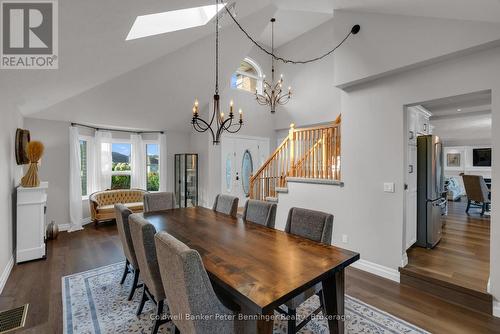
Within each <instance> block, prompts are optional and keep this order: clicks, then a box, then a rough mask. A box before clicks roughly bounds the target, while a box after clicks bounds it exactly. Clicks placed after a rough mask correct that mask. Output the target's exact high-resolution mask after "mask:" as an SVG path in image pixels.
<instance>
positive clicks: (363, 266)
mask: <svg viewBox="0 0 500 334" xmlns="http://www.w3.org/2000/svg"><path fill="white" fill-rule="evenodd" d="M351 266H352V267H354V268H356V269H359V270H363V271H367V272H369V273H371V274H374V275H377V276H380V277H383V278H387V279H390V280H391V281H394V282H398V283H399V271H397V270H395V269H391V268H389V267H385V266H381V265H380V264H376V263H373V262H370V261H366V260H359V261H356V262H354V263H353V264H351Z"/></svg>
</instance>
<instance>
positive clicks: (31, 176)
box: [21, 140, 45, 188]
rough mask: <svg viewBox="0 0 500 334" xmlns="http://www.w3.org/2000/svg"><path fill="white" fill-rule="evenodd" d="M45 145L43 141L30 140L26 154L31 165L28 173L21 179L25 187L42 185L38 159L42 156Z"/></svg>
mask: <svg viewBox="0 0 500 334" xmlns="http://www.w3.org/2000/svg"><path fill="white" fill-rule="evenodd" d="M44 148H45V147H44V146H43V144H42V142H39V141H36V140H35V141H30V142H29V143H28V145H27V146H26V155H27V156H28V159H29V161H30V166H29V168H28V171H27V172H26V175H24V177H23V178H22V179H21V185H22V186H23V187H29V188H33V187H38V186H39V185H40V179H39V178H38V161H40V159H41V158H42V155H43V151H44Z"/></svg>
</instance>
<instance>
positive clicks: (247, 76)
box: [231, 58, 262, 94]
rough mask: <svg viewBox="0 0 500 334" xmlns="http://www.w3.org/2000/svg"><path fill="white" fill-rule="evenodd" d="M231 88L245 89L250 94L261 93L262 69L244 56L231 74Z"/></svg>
mask: <svg viewBox="0 0 500 334" xmlns="http://www.w3.org/2000/svg"><path fill="white" fill-rule="evenodd" d="M231 88H235V89H242V90H246V91H248V92H250V93H252V94H254V93H255V90H257V92H259V93H262V70H261V69H260V67H259V65H257V63H256V62H255V61H254V60H252V59H250V58H245V59H244V60H243V61H242V62H241V64H240V66H239V67H238V69H237V70H236V72H234V73H233V75H232V76H231Z"/></svg>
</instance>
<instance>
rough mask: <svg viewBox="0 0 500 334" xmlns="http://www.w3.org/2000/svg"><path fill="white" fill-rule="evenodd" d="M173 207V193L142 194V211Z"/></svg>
mask: <svg viewBox="0 0 500 334" xmlns="http://www.w3.org/2000/svg"><path fill="white" fill-rule="evenodd" d="M174 208H175V196H174V193H170V192H160V193H146V194H144V212H151V211H161V210H169V209H174Z"/></svg>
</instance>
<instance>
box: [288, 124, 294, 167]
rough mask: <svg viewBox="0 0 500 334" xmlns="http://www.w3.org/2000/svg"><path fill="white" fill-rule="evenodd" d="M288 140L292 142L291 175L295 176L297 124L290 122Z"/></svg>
mask: <svg viewBox="0 0 500 334" xmlns="http://www.w3.org/2000/svg"><path fill="white" fill-rule="evenodd" d="M288 142H289V143H290V176H292V177H293V176H295V124H293V123H292V124H290V130H288Z"/></svg>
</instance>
